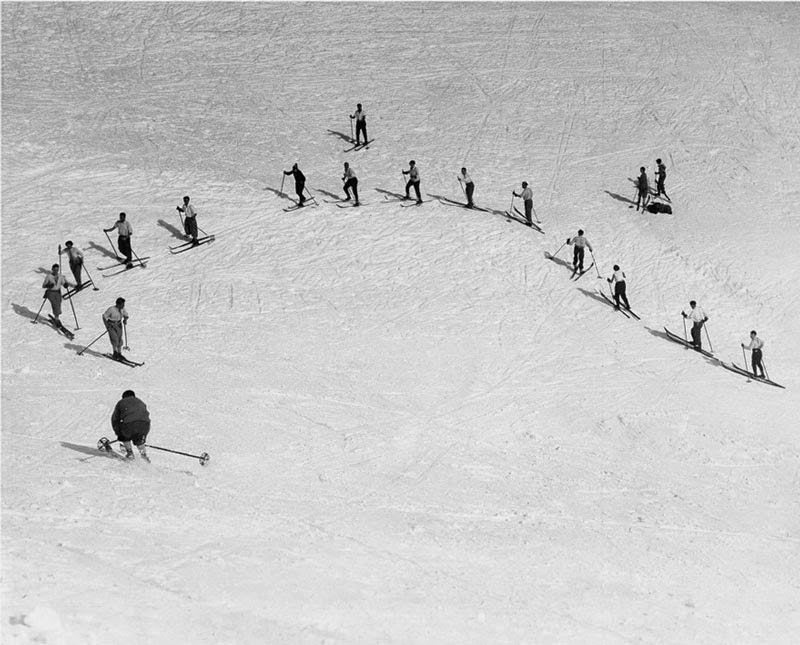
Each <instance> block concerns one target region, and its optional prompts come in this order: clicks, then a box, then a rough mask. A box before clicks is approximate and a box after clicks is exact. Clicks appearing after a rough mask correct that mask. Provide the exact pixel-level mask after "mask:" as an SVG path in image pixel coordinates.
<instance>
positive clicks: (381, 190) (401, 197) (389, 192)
mask: <svg viewBox="0 0 800 645" xmlns="http://www.w3.org/2000/svg"><path fill="white" fill-rule="evenodd" d="M375 191H376V192H379V193H383V194H384V195H388V196H390V197H396V198H398V199H405V198H406V196H405V195H404V194H403V193H395V192H394V191H391V190H386V189H385V188H376V189H375Z"/></svg>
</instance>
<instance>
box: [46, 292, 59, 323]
mask: <svg viewBox="0 0 800 645" xmlns="http://www.w3.org/2000/svg"><path fill="white" fill-rule="evenodd" d="M44 297H45V298H47V299H48V300H49V301H50V306H51V307H52V308H53V317H54V318H58V317H59V316H60V315H61V289H58V290H56V289H48V290H47V291H45V292H44Z"/></svg>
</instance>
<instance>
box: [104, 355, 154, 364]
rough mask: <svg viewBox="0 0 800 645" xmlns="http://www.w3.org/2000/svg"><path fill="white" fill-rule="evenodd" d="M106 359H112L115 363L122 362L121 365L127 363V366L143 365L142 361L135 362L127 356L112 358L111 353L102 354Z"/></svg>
mask: <svg viewBox="0 0 800 645" xmlns="http://www.w3.org/2000/svg"><path fill="white" fill-rule="evenodd" d="M103 356H105V357H106V358H107V359H109V360H112V361H114V362H115V363H122V364H123V365H127V366H128V367H141V366H142V365H144V361H143V362H141V363H137V362H136V361H132V360H131V359H129V358H125V357H124V356H123V357H122V358H114V355H113V354H103Z"/></svg>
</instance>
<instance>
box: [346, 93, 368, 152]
mask: <svg viewBox="0 0 800 645" xmlns="http://www.w3.org/2000/svg"><path fill="white" fill-rule="evenodd" d="M350 118H351V119H355V120H356V145H359V144H360V142H361V139H360V135H361V133H362V132H363V133H364V145H366V143H367V142H368V141H369V139H367V113H366V112H365V111H364V110H363V109H362V108H361V103H359V104H358V105H356V113H355V114H351V115H350Z"/></svg>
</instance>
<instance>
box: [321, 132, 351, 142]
mask: <svg viewBox="0 0 800 645" xmlns="http://www.w3.org/2000/svg"><path fill="white" fill-rule="evenodd" d="M327 132H328V134H332V135H334V136H336V137H339V138H340V139H343V140H344V141H347V143H355V141H353V137H351V136H350V135H349V134H345V133H344V132H339V131H338V130H328V131H327Z"/></svg>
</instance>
